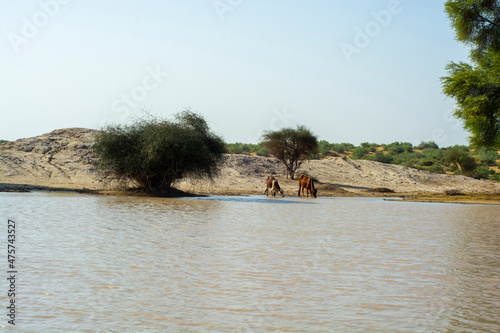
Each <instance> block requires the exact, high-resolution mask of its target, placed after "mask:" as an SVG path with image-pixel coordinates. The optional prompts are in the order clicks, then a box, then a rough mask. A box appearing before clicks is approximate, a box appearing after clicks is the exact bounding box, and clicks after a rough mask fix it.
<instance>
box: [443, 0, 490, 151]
mask: <svg viewBox="0 0 500 333" xmlns="http://www.w3.org/2000/svg"><path fill="white" fill-rule="evenodd" d="M445 10H446V12H447V14H448V17H449V18H450V20H451V23H452V26H453V27H454V28H455V32H456V38H457V40H459V41H461V42H464V43H465V44H467V45H469V46H471V59H472V61H473V64H472V65H471V64H467V63H463V62H460V63H454V62H451V63H450V64H448V65H447V66H446V70H447V73H448V76H445V77H442V78H441V82H442V85H443V92H444V93H445V94H446V95H447V96H449V97H452V98H454V99H455V100H456V102H457V108H456V110H455V113H454V116H455V117H456V118H458V119H462V120H463V121H464V127H465V129H466V130H468V131H469V132H470V133H471V135H470V136H469V140H470V143H471V144H472V145H473V146H475V147H500V77H499V75H498V73H499V72H500V3H499V1H498V0H448V1H447V2H446V4H445Z"/></svg>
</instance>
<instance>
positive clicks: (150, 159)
mask: <svg viewBox="0 0 500 333" xmlns="http://www.w3.org/2000/svg"><path fill="white" fill-rule="evenodd" d="M225 147H226V145H225V143H224V141H223V140H222V138H220V137H218V136H217V135H215V134H213V133H212V132H211V131H210V129H209V128H208V125H207V123H206V121H205V120H204V119H203V118H202V117H201V116H199V115H197V114H195V113H192V112H191V111H189V110H186V111H184V112H182V113H180V114H178V115H177V116H176V122H170V121H167V120H162V119H156V118H153V119H148V120H139V121H136V122H135V123H134V124H132V125H129V126H121V125H116V126H108V127H106V128H104V129H103V130H102V131H101V132H100V133H99V134H98V135H97V136H96V140H95V144H94V152H95V154H96V156H97V168H98V170H99V171H100V172H101V174H102V175H103V177H104V178H107V179H117V180H119V181H129V180H132V181H135V182H136V183H137V184H138V185H139V186H140V187H141V188H143V189H144V190H145V191H147V192H159V193H170V189H171V187H172V185H173V184H174V183H175V182H176V181H178V180H180V179H182V178H184V177H194V178H202V177H209V178H212V177H213V176H215V175H216V174H217V173H218V171H219V169H220V166H221V164H222V162H223V161H224V155H223V153H224V152H225V151H226V150H225Z"/></svg>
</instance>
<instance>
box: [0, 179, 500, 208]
mask: <svg viewBox="0 0 500 333" xmlns="http://www.w3.org/2000/svg"><path fill="white" fill-rule="evenodd" d="M32 191H48V192H72V193H77V194H90V195H107V196H109V195H112V196H134V197H152V198H166V199H168V198H187V197H210V196H246V195H262V196H264V194H262V193H258V192H256V191H245V190H243V189H242V190H239V191H238V190H230V191H227V190H221V189H214V190H213V191H211V192H206V191H201V192H197V193H196V192H188V191H184V190H180V189H177V188H173V189H172V193H171V194H168V195H167V194H151V193H146V192H144V191H142V190H140V189H137V188H124V189H88V188H86V187H83V188H77V187H58V186H46V185H34V184H13V183H0V192H6V193H30V192H32ZM292 193H293V192H292ZM286 196H288V197H297V195H286ZM286 196H285V197H286ZM321 197H328V198H335V197H339V198H341V197H365V198H384V200H387V201H397V202H426V203H454V204H478V205H500V193H460V194H453V195H447V194H444V193H434V192H428V193H422V192H395V191H390V192H389V191H384V190H379V189H371V190H366V189H362V190H357V191H346V190H343V189H341V191H324V194H323V195H319V196H318V198H321ZM310 199H311V200H312V198H310Z"/></svg>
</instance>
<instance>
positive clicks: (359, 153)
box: [351, 147, 368, 159]
mask: <svg viewBox="0 0 500 333" xmlns="http://www.w3.org/2000/svg"><path fill="white" fill-rule="evenodd" d="M367 153H368V150H367V149H365V148H362V147H356V148H354V150H353V151H352V155H351V156H352V158H354V159H361V158H363V157H364V156H365V155H366V154H367Z"/></svg>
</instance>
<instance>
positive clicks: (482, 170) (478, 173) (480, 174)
mask: <svg viewBox="0 0 500 333" xmlns="http://www.w3.org/2000/svg"><path fill="white" fill-rule="evenodd" d="M492 171H493V170H490V169H489V168H487V167H485V166H484V165H480V166H478V167H476V168H475V169H474V172H473V173H472V176H473V177H474V178H478V179H479V178H482V179H489V178H490V175H491V172H492ZM493 173H495V171H493Z"/></svg>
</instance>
